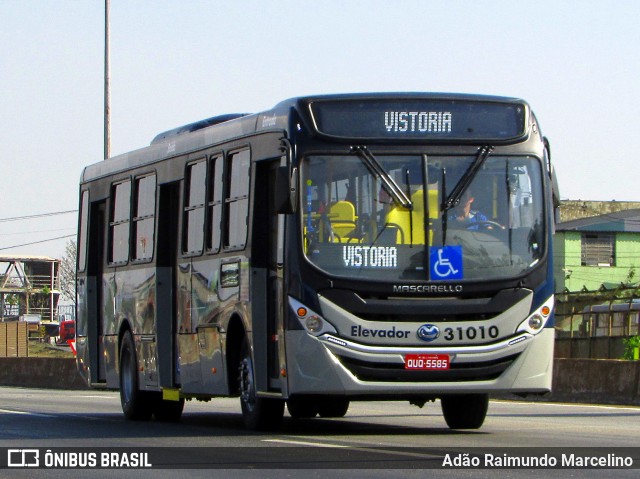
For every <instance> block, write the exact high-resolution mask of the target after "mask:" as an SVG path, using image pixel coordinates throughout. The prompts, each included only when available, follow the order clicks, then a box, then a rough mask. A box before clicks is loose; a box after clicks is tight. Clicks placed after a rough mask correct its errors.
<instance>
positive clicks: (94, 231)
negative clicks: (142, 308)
mask: <svg viewBox="0 0 640 479" xmlns="http://www.w3.org/2000/svg"><path fill="white" fill-rule="evenodd" d="M105 221H106V203H105V202H104V201H100V202H95V203H91V206H90V211H89V241H88V244H87V285H86V291H87V341H88V342H89V347H88V349H89V365H90V371H91V378H90V380H91V382H92V383H102V382H105V381H106V380H107V379H106V368H105V362H104V357H105V355H104V341H103V337H104V309H103V300H104V295H103V285H102V281H103V275H104V265H105V251H106V250H105V234H106V232H105ZM101 358H102V360H101Z"/></svg>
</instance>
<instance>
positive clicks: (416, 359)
mask: <svg viewBox="0 0 640 479" xmlns="http://www.w3.org/2000/svg"><path fill="white" fill-rule="evenodd" d="M404 368H405V369H414V370H419V371H444V370H447V369H449V355H448V354H407V355H406V356H405V357H404Z"/></svg>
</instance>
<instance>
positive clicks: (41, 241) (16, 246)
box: [0, 235, 76, 251]
mask: <svg viewBox="0 0 640 479" xmlns="http://www.w3.org/2000/svg"><path fill="white" fill-rule="evenodd" d="M75 237H76V235H66V236H58V237H57V238H49V239H46V240H40V241H33V242H31V243H23V244H17V245H15V246H5V247H4V248H0V251H3V250H7V249H13V248H21V247H23V246H31V245H33V244H40V243H48V242H49V241H56V240H61V239H65V238H75Z"/></svg>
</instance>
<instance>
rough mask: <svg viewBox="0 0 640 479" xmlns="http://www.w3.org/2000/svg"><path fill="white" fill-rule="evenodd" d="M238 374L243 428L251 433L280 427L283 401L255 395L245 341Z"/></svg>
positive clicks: (252, 370) (251, 366)
mask: <svg viewBox="0 0 640 479" xmlns="http://www.w3.org/2000/svg"><path fill="white" fill-rule="evenodd" d="M238 374H239V377H238V383H239V386H240V406H241V408H242V419H243V421H244V425H245V427H246V428H247V429H250V430H252V431H272V430H274V429H277V428H278V427H280V425H281V424H282V416H283V414H284V401H283V400H281V399H273V398H263V397H259V396H258V395H257V392H256V383H255V373H254V368H253V359H252V358H251V350H250V349H249V345H248V344H247V340H246V339H245V340H244V341H243V344H242V352H241V360H240V366H239V367H238Z"/></svg>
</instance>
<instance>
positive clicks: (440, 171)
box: [76, 93, 559, 430]
mask: <svg viewBox="0 0 640 479" xmlns="http://www.w3.org/2000/svg"><path fill="white" fill-rule="evenodd" d="M558 198H559V196H558V192H557V182H556V181H555V176H554V173H553V168H552V165H551V161H550V148H549V143H548V141H547V140H546V138H545V137H543V136H542V133H541V130H540V126H539V124H538V121H537V119H536V117H535V116H534V114H533V112H532V111H531V109H530V107H529V105H528V104H527V103H526V102H525V101H523V100H520V99H514V98H504V97H496V96H485V95H469V94H433V93H392V94H385V93H372V94H336V95H320V96H306V97H299V98H293V99H290V100H286V101H283V102H281V103H279V104H277V105H276V106H275V107H274V108H272V109H271V110H268V111H264V112H261V113H257V114H229V115H223V116H220V117H213V118H209V119H206V120H202V121H198V122H195V123H192V124H189V125H185V126H181V127H178V128H175V129H173V130H170V131H167V132H163V133H160V134H158V135H157V136H156V137H155V138H154V139H153V140H152V141H151V144H150V145H149V146H147V147H144V148H141V149H139V150H136V151H132V152H129V153H126V154H123V155H119V156H116V157H113V158H110V159H106V160H103V161H99V162H97V163H95V164H92V165H90V166H87V167H86V168H85V169H84V170H83V172H82V175H81V181H80V188H79V210H80V214H79V227H78V257H77V299H78V301H77V326H76V327H77V331H76V336H77V342H76V347H77V364H78V369H79V371H80V373H81V374H82V376H83V377H84V378H85V379H86V381H87V383H88V385H90V386H94V387H99V388H105V389H114V390H119V391H120V399H121V403H122V409H123V412H124V415H125V417H126V418H127V419H130V420H148V419H151V418H155V419H156V420H169V421H175V420H178V419H179V418H180V417H181V414H182V411H183V407H184V402H185V399H186V400H191V399H196V400H205V401H206V400H210V399H212V398H215V397H238V398H239V402H240V406H241V411H242V417H243V422H244V424H245V426H246V427H247V428H249V429H256V430H259V429H273V428H276V427H278V426H279V425H280V424H281V422H282V420H283V415H284V411H285V405H286V408H287V410H288V412H289V415H290V416H291V417H292V418H294V419H297V418H313V417H317V416H320V417H325V418H326V417H334V418H335V417H343V416H344V415H345V414H346V413H347V412H348V408H349V406H350V403H351V402H352V401H364V400H367V401H369V400H391V401H409V402H410V403H411V404H414V405H417V406H419V407H422V406H424V405H425V404H426V403H427V402H433V401H436V400H439V401H440V403H441V408H442V412H443V415H444V419H445V421H446V423H447V425H448V427H450V428H453V429H477V428H479V427H481V426H482V424H483V422H484V419H485V416H486V414H487V408H488V403H489V395H490V394H491V393H516V394H522V395H526V394H544V393H546V392H548V391H549V390H550V388H551V374H552V362H553V345H554V313H553V310H554V309H553V308H554V296H553V291H554V287H553V286H554V285H553V267H552V258H553V254H552V233H553V230H554V224H555V209H556V208H557V206H558Z"/></svg>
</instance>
